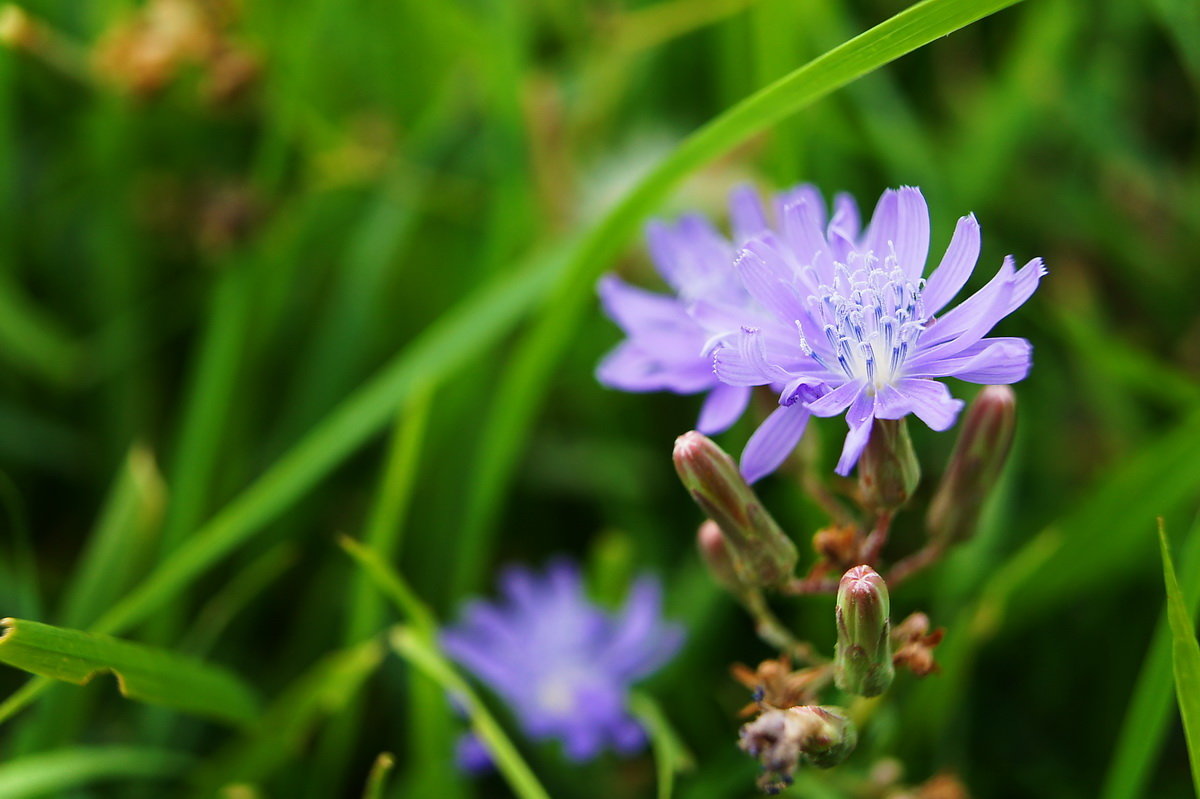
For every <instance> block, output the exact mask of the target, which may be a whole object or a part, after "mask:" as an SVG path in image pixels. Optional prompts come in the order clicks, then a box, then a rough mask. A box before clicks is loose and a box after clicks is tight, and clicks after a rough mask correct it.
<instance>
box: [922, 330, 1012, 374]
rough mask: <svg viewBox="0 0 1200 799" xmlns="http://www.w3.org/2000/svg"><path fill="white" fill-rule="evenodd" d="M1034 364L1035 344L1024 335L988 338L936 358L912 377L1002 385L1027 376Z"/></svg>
mask: <svg viewBox="0 0 1200 799" xmlns="http://www.w3.org/2000/svg"><path fill="white" fill-rule="evenodd" d="M1032 364H1033V345H1031V344H1030V343H1029V342H1028V341H1027V340H1025V339H1023V338H1009V337H998V338H985V339H980V340H979V341H977V342H975V343H974V344H972V345H971V346H969V347H967V348H966V349H964V350H962V351H961V352H958V353H956V354H954V355H952V356H948V357H946V358H941V359H935V360H932V361H930V362H928V363H927V364H925V365H924V366H922V367H921V368H920V369H918V370H912V371H910V372H909V375H910V376H911V377H957V378H958V379H959V380H966V381H967V382H969V383H983V384H986V385H1002V384H1008V383H1017V382H1020V381H1021V380H1024V379H1025V378H1026V376H1028V374H1029V369H1030V367H1031V366H1032Z"/></svg>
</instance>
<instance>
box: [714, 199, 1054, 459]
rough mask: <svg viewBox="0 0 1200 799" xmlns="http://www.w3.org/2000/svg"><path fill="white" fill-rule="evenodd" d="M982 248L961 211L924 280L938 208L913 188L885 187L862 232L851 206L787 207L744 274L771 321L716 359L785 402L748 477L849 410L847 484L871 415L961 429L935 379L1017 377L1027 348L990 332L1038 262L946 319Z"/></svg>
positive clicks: (725, 342)
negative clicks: (812, 425)
mask: <svg viewBox="0 0 1200 799" xmlns="http://www.w3.org/2000/svg"><path fill="white" fill-rule="evenodd" d="M979 249H980V235H979V225H978V223H977V222H976V221H975V217H974V216H973V215H968V216H964V217H962V218H961V219H960V220H959V221H958V226H957V228H956V229H955V231H954V235H953V237H952V238H951V240H950V245H949V247H948V248H947V250H946V253H945V255H944V256H943V257H942V259H941V262H940V263H939V265H938V266H937V268H935V269H934V270H933V271H932V272H931V273H930V275H929V277H928V279H926V278H923V277H922V275H923V274H924V272H925V262H926V259H927V257H928V254H929V212H928V209H927V207H926V205H925V200H924V198H923V197H922V196H921V192H920V191H919V190H918V189H916V188H913V187H909V186H906V187H902V188H900V189H889V190H888V191H886V192H884V194H883V196H882V197H881V198H880V200H879V203H878V205H877V206H876V208H875V212H874V214H873V215H872V218H871V222H870V224H869V225H868V226H867V228H866V229H865V230H863V229H860V225H859V221H858V212H857V209H856V208H855V206H854V203H853V200H851V199H850V198H848V197H846V196H845V195H841V196H839V197H838V198H837V199H836V201H835V211H834V215H833V218H832V220H831V221H830V222H829V224H828V225H827V226H826V225H825V224H824V211H823V209H822V208H821V207H820V201H819V199H814V197H813V196H812V195H811V194H806V195H804V196H799V197H798V198H797V199H796V200H795V201H794V202H790V203H786V204H785V205H784V206H783V207H782V208H781V209H780V212H779V220H778V225H777V230H771V229H765V230H763V231H762V232H760V233H759V234H757V235H755V236H752V237H750V239H749V240H748V241H747V242H746V243H745V246H744V247H743V248H742V249H741V250H740V251H739V252H738V254H737V256H736V262H735V268H736V270H737V272H738V274H739V275H740V276H741V278H742V283H743V285H744V287H745V289H746V291H747V293H749V294H750V296H751V297H752V298H753V299H754V301H755V302H756V303H757V304H758V305H759V306H761V307H762V308H764V309H765V310H766V313H764V314H762V315H760V316H759V317H758V321H749V322H747V323H745V324H743V325H742V326H741V328H740V329H739V330H738V331H736V333H735V334H734V335H732V336H727V337H725V338H723V339H722V342H721V344H720V345H719V346H718V347H717V349H716V350H715V351H714V356H713V358H714V372H715V374H716V375H717V377H718V378H719V379H720V380H721V381H723V382H725V383H728V384H729V385H733V386H757V385H772V386H775V387H782V389H781V391H780V395H779V405H780V407H779V408H778V409H777V410H776V411H775V412H774V413H772V414H771V416H770V417H768V419H767V420H766V421H765V422H764V423H763V425H762V426H761V427H759V429H758V430H757V431H756V432H755V434H754V436H752V437H751V439H750V441H749V443H748V444H747V446H746V449H745V451H744V452H743V455H742V471H743V474H745V476H746V478H747V479H748V480H751V481H753V480H756V479H758V478H760V477H762V476H763V475H766V474H768V473H770V472H772V471H774V470H775V469H776V468H777V467H778V466H779V464H780V463H782V462H783V459H784V458H786V457H787V455H788V453H789V452H790V451H791V450H792V449H793V448H794V447H795V445H796V443H797V442H798V441H799V440H800V437H801V435H802V434H803V432H804V427H805V425H806V423H807V421H808V418H809V416H810V415H816V416H836V415H839V414H842V413H845V414H846V420H847V422H848V423H849V426H850V431H849V434H848V435H847V436H846V441H845V444H844V446H843V449H842V454H841V458H840V459H839V461H838V466H837V471H838V473H839V474H843V475H845V474H849V473H850V471H851V469H853V468H854V465H855V463H857V461H858V458H859V456H860V455H861V454H862V451H863V448H864V447H865V446H866V443H867V439H868V437H869V436H870V434H871V426H872V422H873V421H874V420H875V419H884V420H891V419H900V418H903V417H905V416H907V415H908V414H910V413H911V414H914V415H916V416H917V417H918V418H919V419H921V421H923V422H925V423H926V424H927V425H929V427H931V428H933V429H934V430H945V429H947V428H949V427H950V426H952V425H953V424H954V422H955V419H956V418H957V416H958V412H959V410H960V409H961V407H962V404H963V403H962V402H961V401H960V400H957V399H954V398H953V397H952V396H951V395H950V392H949V389H947V388H946V386H945V384H943V383H940V382H938V380H937V378H942V377H957V378H959V379H961V380H966V381H969V382H974V383H1014V382H1017V381H1019V380H1022V379H1023V378H1024V377H1025V376H1026V374H1028V372H1029V368H1030V363H1031V353H1032V347H1031V346H1030V344H1029V342H1028V341H1026V340H1025V339H1021V338H988V337H987V334H988V333H989V332H990V331H991V329H992V328H993V327H994V326H995V325H996V323H997V322H999V321H1000V320H1001V319H1003V318H1004V317H1005V316H1007V315H1008V314H1010V313H1012V312H1013V311H1014V310H1016V309H1017V308H1018V307H1019V306H1020V305H1021V304H1022V303H1024V302H1025V301H1026V300H1027V299H1029V297H1030V295H1032V294H1033V292H1034V290H1035V289H1036V288H1037V285H1038V281H1039V280H1040V279H1041V278H1042V276H1043V275H1044V274H1045V269H1044V268H1043V266H1042V262H1041V259H1034V260H1032V261H1030V262H1029V263H1027V264H1026V265H1025V266H1024V267H1022V268H1021V269H1017V268H1016V266H1015V264H1014V262H1013V260H1012V258H1011V257H1009V258H1006V259H1005V260H1004V263H1003V265H1002V266H1001V268H1000V271H999V272H998V273H997V274H996V276H995V277H994V278H992V280H991V281H990V282H989V283H988V284H987V285H986V286H984V287H983V288H982V289H980V290H979V291H978V292H976V293H975V294H974V295H972V296H971V297H970V298H968V299H967V300H965V301H963V302H962V303H961V304H959V305H958V306H957V307H956V308H954V309H953V310H950V311H948V312H946V313H944V314H943V313H942V309H943V308H944V307H945V306H946V305H947V303H949V302H950V300H951V299H953V298H954V296H955V295H956V294H958V292H959V290H960V289H961V288H962V287H963V285H964V284H965V283H966V281H967V279H968V278H969V277H970V275H971V273H972V271H973V270H974V268H975V262H976V260H977V259H978V257H979Z"/></svg>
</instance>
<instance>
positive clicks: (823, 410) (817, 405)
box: [808, 380, 866, 416]
mask: <svg viewBox="0 0 1200 799" xmlns="http://www.w3.org/2000/svg"><path fill="white" fill-rule="evenodd" d="M865 387H866V382H865V381H863V380H851V381H850V382H849V383H843V384H842V385H840V386H838V387H837V388H835V389H834V390H833V391H830V392H829V393H828V394H826V395H825V396H823V397H821V398H820V399H818V400H814V401H813V402H810V403H808V409H809V411H811V412H812V414H813V416H837V415H838V414H839V413H841V412H842V411H844V410H846V409H847V408H849V407H850V405H851V404H852V403H853V402H854V401H855V400H856V399H858V396H859V394H862V393H864V392H863V389H864V388H865Z"/></svg>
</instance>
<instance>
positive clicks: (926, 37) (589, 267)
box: [451, 0, 1019, 595]
mask: <svg viewBox="0 0 1200 799" xmlns="http://www.w3.org/2000/svg"><path fill="white" fill-rule="evenodd" d="M1018 1H1019V0H985V1H984V2H978V0H925V2H922V3H918V4H916V5H914V6H912V7H911V8H908V9H906V10H904V11H902V12H900V13H899V14H897V15H896V16H894V17H892V18H891V19H889V20H887V21H885V22H883V23H882V24H880V25H877V26H876V27H874V28H871V29H870V30H868V31H867V32H865V33H863V34H861V35H859V36H856V37H854V38H853V39H851V40H850V41H848V42H846V43H844V44H842V45H841V46H839V47H835V48H834V49H832V50H830V51H829V52H827V53H825V54H824V55H822V56H820V57H818V58H816V59H814V60H813V61H810V62H809V63H808V64H806V65H804V66H802V67H800V68H799V69H797V70H795V71H793V72H791V73H790V74H788V75H786V76H784V77H783V78H781V79H780V80H778V81H776V82H775V83H772V84H771V85H770V86H767V87H766V88H764V89H762V90H761V91H759V92H757V93H755V94H753V95H751V96H750V97H748V98H747V99H745V100H744V101H742V102H741V103H739V104H738V105H736V106H734V107H733V108H731V109H729V110H728V111H726V112H725V113H723V114H721V115H720V116H718V117H717V118H715V119H713V120H712V121H711V122H709V123H708V124H707V125H705V126H704V127H702V128H700V129H699V130H697V131H696V132H695V133H694V134H692V135H691V136H689V137H688V138H687V139H685V140H684V141H683V142H682V143H681V144H680V146H679V147H678V148H677V149H675V150H674V151H673V152H672V153H671V155H670V156H668V157H667V158H665V159H663V160H662V161H661V162H659V164H658V166H657V167H656V168H655V169H654V170H653V171H651V172H650V174H649V175H647V176H646V177H645V178H644V179H642V180H641V181H640V182H639V183H638V184H637V186H635V187H634V188H633V189H632V190H631V191H630V192H629V193H628V194H626V195H625V197H624V198H623V199H622V201H621V202H619V203H618V204H617V205H616V206H615V207H614V208H613V209H612V210H611V211H609V212H608V214H606V215H605V216H604V218H603V219H601V220H600V222H599V223H598V224H596V225H595V226H594V227H593V228H592V229H591V230H590V231H589V233H588V236H587V238H586V239H584V241H583V243H582V244H581V245H580V246H579V248H578V249H577V250H576V251H575V252H574V253H573V255H572V258H571V260H570V263H569V264H568V265H567V269H566V272H565V273H564V274H563V276H562V279H561V280H560V282H559V283H558V285H557V286H556V288H555V291H554V293H553V296H552V297H551V298H550V301H549V302H548V303H547V306H546V310H545V313H544V315H543V316H541V317H540V318H539V320H538V322H537V324H536V325H535V326H534V327H533V329H532V330H530V332H529V333H528V334H527V336H526V337H525V339H524V341H523V342H522V343H521V344H520V345H519V346H518V348H517V350H516V352H515V353H514V355H513V357H512V360H511V362H510V364H509V367H508V369H507V370H506V374H505V376H504V379H503V381H502V382H501V383H500V386H499V387H498V388H497V390H496V392H495V393H494V394H493V396H492V401H491V404H490V406H489V407H490V413H489V414H488V418H487V419H486V420H485V421H484V423H483V425H482V426H481V436H482V443H481V445H480V450H479V456H478V458H479V459H478V467H477V469H478V471H477V473H476V474H475V476H474V479H473V480H472V484H473V485H474V486H475V491H474V492H472V494H471V495H470V496H471V500H470V504H469V505H468V508H467V516H466V519H465V521H464V525H463V530H462V532H461V539H460V542H459V546H458V552H459V557H458V559H457V560H456V561H455V566H456V571H455V574H454V577H453V581H452V586H451V588H452V591H453V593H454V595H462V594H464V593H467V592H468V591H470V590H472V589H473V588H474V587H475V586H476V584H477V583H478V582H479V577H480V575H481V574H482V573H483V570H484V565H485V564H486V563H487V559H488V550H489V547H488V539H489V538H490V532H491V525H492V521H493V518H494V515H495V512H496V510H497V508H498V506H499V502H500V499H501V497H502V496H503V495H504V493H505V489H506V488H507V485H508V481H509V478H510V476H511V473H512V470H513V466H514V465H515V463H516V459H517V457H518V456H519V454H520V451H521V445H522V442H524V441H525V440H526V439H527V437H528V433H529V430H530V426H531V424H532V422H533V419H534V418H535V417H536V415H537V412H538V410H539V408H540V407H541V397H542V396H543V395H544V393H545V389H546V386H547V384H548V382H549V379H550V377H551V375H552V374H553V373H554V370H555V367H556V365H557V363H558V361H559V360H560V359H561V358H562V356H563V355H564V354H565V352H566V351H567V348H568V347H569V346H570V343H571V341H572V339H573V338H574V336H573V333H574V330H575V327H576V326H577V325H578V322H579V320H580V319H581V318H582V316H583V313H584V311H585V309H586V308H587V306H588V303H589V302H590V301H591V298H592V289H593V283H594V281H595V280H596V277H597V276H598V275H599V274H600V273H601V272H602V271H603V270H604V269H605V268H606V267H607V266H608V265H609V264H610V263H611V262H612V261H613V259H614V258H616V256H617V255H618V254H619V253H620V252H621V249H622V248H623V247H624V246H625V244H626V242H628V241H629V239H630V237H631V236H632V235H633V234H634V232H635V231H636V230H637V227H638V225H639V224H640V223H641V222H642V220H643V219H644V218H645V217H646V216H647V215H648V214H650V213H651V212H653V211H654V209H655V208H656V207H657V205H658V204H659V203H660V202H661V201H662V200H663V199H665V198H666V196H667V195H668V193H669V192H670V191H671V190H672V189H673V188H675V187H676V186H678V185H679V183H680V182H681V181H682V180H683V178H685V177H686V176H687V175H689V174H690V173H691V172H693V171H694V170H696V169H697V168H699V167H701V166H704V165H705V164H707V163H709V162H711V161H713V160H715V159H716V158H718V157H719V156H721V155H722V154H724V153H726V152H728V151H729V150H730V149H732V148H733V147H735V146H736V145H737V144H739V143H741V142H742V141H744V140H745V139H746V138H747V137H749V136H751V135H753V134H755V133H758V132H760V131H763V130H766V129H768V128H769V127H770V126H772V125H774V124H775V123H777V122H779V121H780V120H782V119H784V118H785V117H787V116H789V115H791V114H793V113H795V112H796V111H799V110H800V109H802V108H804V107H805V106H807V105H810V104H812V103H813V102H815V101H817V100H819V99H820V98H822V97H825V96H826V95H828V94H830V93H831V92H833V91H835V90H836V89H839V88H841V87H842V86H845V85H846V84H848V83H850V82H851V81H853V80H855V79H856V78H859V77H861V76H863V75H865V74H867V73H869V72H871V71H872V70H875V69H878V68H879V67H881V66H883V65H884V64H887V63H888V62H890V61H894V60H895V59H897V58H899V57H901V56H903V55H905V54H906V53H909V52H912V51H913V50H915V49H917V48H918V47H921V46H923V45H926V44H928V43H930V42H932V41H934V40H936V39H938V38H940V37H942V36H946V35H947V34H950V33H953V32H954V31H956V30H958V29H959V28H962V27H964V26H966V25H969V24H971V23H972V22H975V21H976V20H978V19H980V18H982V17H986V16H988V15H989V14H992V13H994V12H996V11H999V10H1000V9H1002V8H1005V7H1007V6H1010V5H1013V4H1014V3H1015V2H1018Z"/></svg>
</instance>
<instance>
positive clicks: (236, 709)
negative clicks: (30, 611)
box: [0, 619, 258, 725]
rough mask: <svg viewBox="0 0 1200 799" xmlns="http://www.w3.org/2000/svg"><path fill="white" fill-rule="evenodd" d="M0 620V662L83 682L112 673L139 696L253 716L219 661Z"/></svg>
mask: <svg viewBox="0 0 1200 799" xmlns="http://www.w3.org/2000/svg"><path fill="white" fill-rule="evenodd" d="M0 626H2V627H3V628H4V629H3V634H0V662H2V663H6V664H8V665H9V666H13V667H15V668H18V669H22V670H24V671H27V672H30V673H31V674H38V675H41V676H43V677H48V678H50V679H54V680H62V681H65V682H73V683H75V684H77V685H84V684H86V683H88V682H90V681H91V680H92V678H93V677H95V676H96V675H98V674H106V673H111V674H112V675H113V676H115V677H116V678H117V685H118V686H119V687H120V689H121V693H122V694H123V695H124V696H127V697H129V698H130V699H136V700H138V701H139V702H148V703H150V704H153V705H162V706H164V707H170V708H175V709H176V710H181V711H184V712H186V713H194V714H196V715H200V716H210V717H212V718H215V719H220V720H222V721H227V722H234V723H237V724H242V725H245V724H249V723H251V722H253V721H255V720H256V718H257V717H258V700H257V698H256V697H255V695H254V693H253V692H252V691H251V690H250V689H249V688H248V687H247V686H246V685H245V684H243V683H242V681H241V680H240V679H238V678H237V677H235V676H234V675H233V674H231V673H229V672H228V671H226V670H225V669H223V668H220V667H218V666H214V665H211V664H208V663H202V662H200V661H197V660H192V659H191V658H186V657H182V656H180V655H176V654H174V653H172V652H167V651H163V650H160V649H154V648H151V647H148V646H142V645H140V644H134V643H130V642H128V641H121V640H119V639H116V638H112V637H110V636H107V635H98V634H95V633H86V632H80V631H79V630H68V629H65V628H62V627H53V626H51V625H49V624H39V623H38V622H35V621H25V620H24V619H3V620H0Z"/></svg>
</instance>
